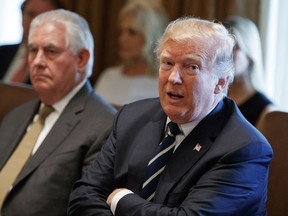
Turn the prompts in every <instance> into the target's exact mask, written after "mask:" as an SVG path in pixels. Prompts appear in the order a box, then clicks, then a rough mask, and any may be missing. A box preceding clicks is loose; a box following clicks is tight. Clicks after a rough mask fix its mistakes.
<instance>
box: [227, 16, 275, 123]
mask: <svg viewBox="0 0 288 216" xmlns="http://www.w3.org/2000/svg"><path fill="white" fill-rule="evenodd" d="M225 23H226V25H227V27H228V28H230V30H231V31H232V33H233V34H234V35H235V37H236V40H237V44H236V47H235V51H234V62H235V71H236V74H235V78H234V82H233V83H232V85H231V87H230V89H229V92H228V96H229V97H230V98H232V99H233V100H234V101H235V102H236V104H237V105H238V107H239V109H240V110H241V112H242V114H243V115H244V116H245V117H246V118H247V120H249V121H250V123H251V124H253V125H254V126H256V127H257V128H259V127H260V125H261V121H262V120H263V117H264V116H265V115H266V114H267V113H268V112H270V111H272V110H274V106H273V103H272V101H271V100H270V99H268V98H267V96H265V95H264V93H263V91H262V90H263V76H264V69H263V59H262V48H261V39H260V35H259V31H258V28H257V27H256V25H255V24H254V23H253V22H252V21H251V20H249V19H246V18H243V17H239V16H232V17H229V18H228V19H227V21H226V22H225Z"/></svg>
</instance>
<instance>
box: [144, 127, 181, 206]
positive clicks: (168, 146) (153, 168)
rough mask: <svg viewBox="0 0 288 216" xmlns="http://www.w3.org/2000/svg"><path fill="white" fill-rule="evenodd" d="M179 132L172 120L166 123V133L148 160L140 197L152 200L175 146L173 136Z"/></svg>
mask: <svg viewBox="0 0 288 216" xmlns="http://www.w3.org/2000/svg"><path fill="white" fill-rule="evenodd" d="M179 133H181V131H180V129H179V127H178V125H177V124H176V123H174V122H169V123H168V134H167V136H165V137H164V139H163V140H162V142H161V143H160V145H159V146H158V147H157V149H156V154H155V156H154V157H153V158H152V160H150V161H149V163H148V167H147V171H146V175H145V178H144V184H143V186H142V197H143V198H144V199H147V200H149V201H152V200H153V198H154V196H155V191H156V188H157V185H158V181H159V179H160V176H161V173H162V172H163V170H164V168H165V166H166V164H167V163H168V160H169V158H170V157H171V155H172V154H173V151H174V147H175V136H176V135H178V134H179Z"/></svg>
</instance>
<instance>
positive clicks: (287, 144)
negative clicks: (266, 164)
mask: <svg viewBox="0 0 288 216" xmlns="http://www.w3.org/2000/svg"><path fill="white" fill-rule="evenodd" d="M260 130H261V132H262V133H263V134H264V136H265V137H266V138H267V139H268V141H269V142H270V144H271V146H272V148H273V151H274V158H273V160H272V162H271V166H270V172H269V185H268V202H267V210H268V216H282V215H287V214H288V113H287V112H281V111H274V112H271V113H269V114H267V115H266V116H265V118H264V121H263V125H262V127H261V129H260Z"/></svg>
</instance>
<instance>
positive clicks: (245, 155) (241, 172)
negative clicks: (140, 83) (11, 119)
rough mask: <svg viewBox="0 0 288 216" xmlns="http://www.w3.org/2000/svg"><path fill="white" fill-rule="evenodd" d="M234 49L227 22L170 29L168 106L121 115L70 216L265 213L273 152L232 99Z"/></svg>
mask: <svg viewBox="0 0 288 216" xmlns="http://www.w3.org/2000/svg"><path fill="white" fill-rule="evenodd" d="M234 44H235V41H234V38H233V37H232V36H231V35H230V34H229V33H228V32H227V30H226V29H225V27H224V26H223V25H221V24H219V23H213V22H209V21H205V20H200V19H195V18H181V19H178V20H176V21H174V22H172V23H170V24H169V26H168V27H167V29H166V31H165V33H164V35H163V37H162V38H161V40H160V43H159V45H158V48H157V54H158V57H159V59H160V69H159V95H160V100H159V99H158V98H155V99H147V100H143V101H140V102H135V103H133V104H130V105H126V106H124V107H123V108H122V109H121V110H120V111H119V113H118V114H117V117H116V120H115V122H114V127H113V132H112V133H111V135H110V137H109V139H108V141H107V142H106V143H105V144H104V146H103V148H102V150H101V153H100V154H99V155H97V157H96V160H95V161H94V162H92V163H91V166H90V167H89V168H88V170H87V172H86V173H85V175H84V176H83V177H82V178H81V179H80V180H78V181H77V182H76V183H75V185H74V189H73V191H72V193H71V195H70V201H69V208H68V215H70V216H76V215H77V216H78V215H85V216H88V215H97V216H102V215H103V216H104V215H105V216H108V215H117V216H118V215H119V216H156V215H157V216H167V215H169V216H172V215H175V216H176V215H187V216H193V215H205V216H207V215H211V216H212V215H213V216H215V215H219V216H223V215H226V216H227V215H231V216H236V215H238V216H245V215H265V214H266V208H265V203H266V198H267V176H268V167H269V164H270V161H271V158H272V154H273V152H272V149H271V146H270V145H269V143H268V142H267V140H266V139H265V138H264V137H263V136H262V135H261V134H260V133H259V132H258V131H257V130H256V129H255V128H254V127H253V126H252V125H251V124H249V123H248V122H247V120H246V119H245V118H244V117H243V116H242V115H241V114H240V112H239V110H238V108H237V106H236V105H235V103H234V102H233V101H232V100H230V99H228V98H227V97H226V94H227V89H228V86H229V84H230V83H231V82H232V80H233V75H234V65H233V47H234ZM171 122H172V123H171ZM175 123H176V124H175ZM167 124H168V126H169V129H167V126H166V125H167ZM171 124H172V125H174V126H173V127H171V126H170V125H171ZM176 132H178V133H180V134H178V135H176V134H177V133H176ZM166 134H167V135H166ZM163 136H165V139H163V141H162V143H161V144H160V146H159V143H160V142H161V140H162V138H163ZM174 139H175V141H174ZM167 140H172V141H171V142H169V141H167ZM168 142H169V145H168ZM171 143H173V144H171ZM170 144H171V145H170ZM162 145H163V146H162ZM164 145H167V146H166V147H167V148H166V147H165V148H163V149H162V147H164ZM158 148H160V149H161V150H160V151H159V152H160V153H158V152H157V153H154V152H155V149H158ZM171 149H172V152H173V151H174V152H173V154H172V156H170V158H169V156H168V154H167V153H168V152H170V150H171ZM156 154H157V156H155V155H156ZM165 157H167V158H169V159H168V162H166V163H167V164H166V165H165V163H164V162H163V161H164V159H165ZM158 161H159V162H161V165H159V163H158ZM154 168H157V169H154ZM158 168H159V169H158ZM154 186H155V187H154ZM147 194H148V196H147Z"/></svg>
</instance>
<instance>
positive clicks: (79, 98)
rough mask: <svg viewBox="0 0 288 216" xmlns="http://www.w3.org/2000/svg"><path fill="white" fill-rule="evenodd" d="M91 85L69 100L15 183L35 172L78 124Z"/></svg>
mask: <svg viewBox="0 0 288 216" xmlns="http://www.w3.org/2000/svg"><path fill="white" fill-rule="evenodd" d="M88 87H90V85H88V84H86V85H85V86H84V87H83V88H82V89H81V90H80V91H79V92H78V93H77V94H76V95H75V96H74V97H73V98H72V100H71V101H70V102H69V104H68V105H67V106H66V108H65V109H64V110H63V112H62V114H61V115H60V116H59V119H58V120H57V121H56V123H55V125H54V126H53V128H52V129H51V131H50V132H49V134H48V135H47V137H46V138H45V139H44V141H43V143H42V144H41V146H40V147H39V149H38V150H37V151H36V153H35V154H34V155H33V156H32V157H30V158H29V160H28V161H27V163H26V164H25V166H24V168H23V169H22V171H21V173H20V174H19V176H18V177H17V179H16V181H15V184H17V183H19V182H20V181H21V180H22V179H23V178H25V177H26V176H27V175H29V174H30V173H31V172H33V170H34V169H36V168H37V167H38V166H39V165H40V164H41V163H42V162H43V161H45V160H46V159H47V158H48V157H49V155H51V154H52V153H53V152H54V151H55V150H56V149H57V148H58V147H59V146H60V145H61V143H63V141H64V140H65V139H66V137H67V136H68V135H69V134H70V133H71V132H72V131H73V129H74V128H75V127H76V125H77V124H78V123H79V122H80V121H81V118H80V115H79V114H80V113H81V112H83V110H84V108H85V102H86V100H87V99H88V97H89V92H91V88H88Z"/></svg>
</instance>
